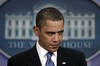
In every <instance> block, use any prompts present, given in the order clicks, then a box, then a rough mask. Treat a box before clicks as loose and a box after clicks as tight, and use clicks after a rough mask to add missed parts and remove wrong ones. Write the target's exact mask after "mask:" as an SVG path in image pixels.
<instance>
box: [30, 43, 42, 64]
mask: <svg viewBox="0 0 100 66" xmlns="http://www.w3.org/2000/svg"><path fill="white" fill-rule="evenodd" d="M28 61H29V64H28V66H41V62H40V59H39V56H38V53H37V50H36V45H35V46H34V47H33V48H32V49H31V50H30V54H29V56H28Z"/></svg>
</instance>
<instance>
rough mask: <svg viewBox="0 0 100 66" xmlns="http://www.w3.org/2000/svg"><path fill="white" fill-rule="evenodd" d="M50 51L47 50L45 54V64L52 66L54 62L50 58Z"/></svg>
mask: <svg viewBox="0 0 100 66" xmlns="http://www.w3.org/2000/svg"><path fill="white" fill-rule="evenodd" d="M52 54H53V53H52V52H48V53H47V54H46V55H47V61H46V66H54V62H53V61H52V60H51V56H52Z"/></svg>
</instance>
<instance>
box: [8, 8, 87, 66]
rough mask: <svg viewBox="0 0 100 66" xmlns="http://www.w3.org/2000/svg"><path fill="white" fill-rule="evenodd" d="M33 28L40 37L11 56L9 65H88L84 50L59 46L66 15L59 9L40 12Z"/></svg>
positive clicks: (45, 9)
mask: <svg viewBox="0 0 100 66" xmlns="http://www.w3.org/2000/svg"><path fill="white" fill-rule="evenodd" d="M33 30H34V33H35V34H36V36H37V37H38V40H37V43H36V45H35V46H34V47H33V48H31V49H29V50H27V51H25V52H22V53H20V54H17V55H15V56H13V57H11V58H10V59H9V60H8V66H87V63H86V61H85V56H84V54H83V53H82V52H79V51H76V50H73V49H68V48H66V49H65V48H62V47H59V46H60V44H61V42H62V39H63V33H64V17H63V15H62V13H61V12H60V11H59V10H58V9H56V8H53V7H47V8H44V9H42V10H41V11H40V12H38V14H37V16H36V26H34V27H33ZM49 57H50V58H49ZM48 58H49V59H48ZM51 64H52V65H51Z"/></svg>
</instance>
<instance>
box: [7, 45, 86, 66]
mask: <svg viewBox="0 0 100 66" xmlns="http://www.w3.org/2000/svg"><path fill="white" fill-rule="evenodd" d="M7 66H42V65H41V63H40V60H39V56H38V53H37V50H36V46H34V47H33V48H31V49H29V50H27V51H25V52H23V53H20V54H17V55H15V56H13V57H11V58H10V59H9V60H8V65H7ZM57 66H87V63H86V61H85V56H84V54H83V53H81V52H79V51H76V50H72V49H68V48H67V49H65V48H61V47H59V49H58V53H57Z"/></svg>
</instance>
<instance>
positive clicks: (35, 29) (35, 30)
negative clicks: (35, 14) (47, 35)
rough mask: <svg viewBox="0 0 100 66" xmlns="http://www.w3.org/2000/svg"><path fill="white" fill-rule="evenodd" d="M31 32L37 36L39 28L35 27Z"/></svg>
mask: <svg viewBox="0 0 100 66" xmlns="http://www.w3.org/2000/svg"><path fill="white" fill-rule="evenodd" d="M33 31H34V33H35V35H36V36H39V28H38V27H37V26H34V27H33Z"/></svg>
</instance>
